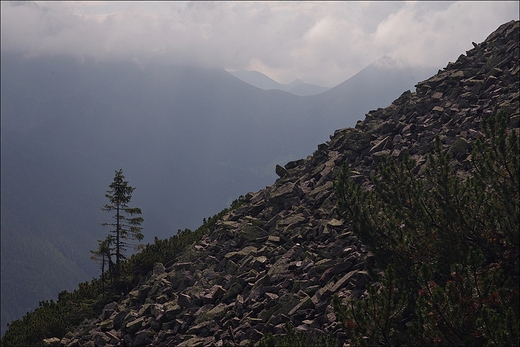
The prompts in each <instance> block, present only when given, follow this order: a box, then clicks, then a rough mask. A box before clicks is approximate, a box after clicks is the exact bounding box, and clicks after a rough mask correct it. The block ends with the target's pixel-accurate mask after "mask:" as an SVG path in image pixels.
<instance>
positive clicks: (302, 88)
mask: <svg viewBox="0 0 520 347" xmlns="http://www.w3.org/2000/svg"><path fill="white" fill-rule="evenodd" d="M230 74H232V75H233V76H235V77H236V78H238V79H240V80H242V81H244V82H246V83H248V84H250V85H252V86H255V87H257V88H260V89H263V90H270V89H278V90H283V91H286V92H289V93H291V94H294V95H299V96H310V95H316V94H320V93H323V92H325V91H327V90H329V89H330V88H327V87H321V86H317V85H315V84H310V83H305V82H303V81H302V80H301V79H299V78H298V79H296V80H294V81H293V82H291V83H289V84H282V83H278V82H276V81H275V80H273V79H271V78H270V77H268V76H266V75H264V74H263V73H261V72H258V71H247V70H237V71H231V72H230Z"/></svg>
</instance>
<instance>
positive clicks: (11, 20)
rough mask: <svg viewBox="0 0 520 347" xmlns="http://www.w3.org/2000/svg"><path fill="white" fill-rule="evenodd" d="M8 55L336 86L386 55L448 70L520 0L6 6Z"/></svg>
mask: <svg viewBox="0 0 520 347" xmlns="http://www.w3.org/2000/svg"><path fill="white" fill-rule="evenodd" d="M1 15H2V18H1V26H2V27H1V38H2V42H1V45H2V46H1V47H2V51H4V50H5V51H19V52H23V53H24V54H26V55H27V56H37V55H40V54H47V55H49V54H52V55H54V54H72V55H75V56H77V57H78V59H80V60H81V59H84V58H86V57H90V58H94V59H98V60H105V59H112V60H121V59H123V60H133V61H135V62H137V63H139V64H149V63H152V62H161V63H175V64H183V63H190V64H196V65H205V66H207V65H211V66H219V67H223V68H226V69H227V70H239V69H245V70H256V71H260V72H262V73H265V74H266V75H268V76H269V77H271V78H273V79H275V80H276V81H278V82H280V83H290V82H292V81H293V80H294V79H296V78H301V79H302V80H304V81H305V82H308V83H314V84H318V85H321V86H327V87H333V86H335V85H337V84H339V83H341V82H343V81H344V80H346V79H348V78H349V77H351V76H352V75H353V74H355V73H356V72H358V71H359V70H361V69H362V68H364V67H365V66H367V65H369V64H370V63H372V62H373V61H375V60H377V59H378V58H380V57H382V56H383V55H387V56H390V57H392V58H394V59H395V60H396V61H397V62H399V63H400V64H405V65H413V66H427V67H438V68H442V67H444V66H446V64H447V63H448V62H450V61H455V60H456V59H457V58H458V56H459V55H460V54H462V53H465V51H467V50H469V49H471V48H472V47H473V46H472V44H471V42H472V41H473V42H482V41H483V40H484V39H485V38H486V37H487V36H488V35H489V34H490V33H491V32H492V31H493V30H495V29H496V28H497V27H498V26H499V25H501V24H503V23H505V22H507V21H510V20H513V19H514V20H518V18H519V2H518V1H507V2H506V1H489V2H486V1H475V2H471V1H459V2H447V1H439V2H420V1H417V2H416V1H412V2H402V1H398V2H384V1H374V2H352V1H346V2H293V1H291V2H253V1H247V2H240V1H239V2H200V1H196V2H166V1H161V2H136V1H132V2H123V1H117V2H105V1H102V2H94V1H88V2H78V1H73V2H47V1H44V2H36V3H24V2H16V3H9V2H4V1H2V2H1Z"/></svg>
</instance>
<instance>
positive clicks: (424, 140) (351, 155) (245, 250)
mask: <svg viewBox="0 0 520 347" xmlns="http://www.w3.org/2000/svg"><path fill="white" fill-rule="evenodd" d="M519 28H520V27H519V22H514V21H513V22H510V23H506V24H504V25H503V26H501V27H500V28H499V29H497V31H496V32H494V33H493V34H491V35H490V36H489V37H488V38H487V39H486V41H484V42H483V43H481V44H479V45H475V48H474V49H472V50H470V51H468V52H466V54H467V55H461V56H460V57H459V59H458V60H457V61H456V62H455V63H450V64H448V66H447V67H446V68H445V69H444V70H442V71H441V70H439V72H438V73H437V74H436V75H435V76H433V77H431V78H429V79H427V80H425V81H422V82H420V83H418V84H417V92H415V93H410V92H405V93H402V95H401V96H400V97H399V98H397V99H396V100H394V102H393V103H392V104H391V105H390V106H388V107H385V108H384V109H383V108H382V109H378V110H375V111H370V112H368V114H367V116H366V118H365V119H364V120H363V121H360V122H358V123H357V125H356V127H355V128H342V129H340V130H337V131H336V132H335V133H334V135H333V136H331V139H330V141H327V142H326V143H322V144H320V145H319V146H318V150H316V151H314V153H313V155H312V156H309V157H307V158H306V159H301V160H295V161H291V162H289V163H287V164H286V165H285V167H284V168H283V169H282V170H277V172H279V175H280V176H281V177H280V178H279V179H278V180H277V181H276V182H275V183H274V184H273V185H271V186H268V187H266V189H263V190H260V191H258V192H257V193H248V194H246V195H245V196H242V197H240V199H239V201H240V202H241V206H240V207H239V208H238V209H235V210H233V211H231V212H229V213H227V214H226V215H225V216H224V217H223V218H222V220H221V221H220V222H219V223H217V225H216V226H215V227H214V228H213V229H212V230H211V232H210V233H209V234H208V235H206V236H205V237H204V238H203V239H202V240H201V241H200V242H198V243H197V245H196V247H193V248H192V249H191V248H190V250H189V251H187V252H185V254H183V255H182V256H181V259H179V261H178V262H177V263H174V264H170V265H168V266H167V267H165V266H164V265H162V264H157V266H156V267H155V268H154V270H153V272H151V273H149V274H148V276H147V277H146V278H143V281H142V283H141V285H140V286H138V287H137V288H135V289H134V290H133V291H132V292H131V293H129V295H127V296H125V297H124V298H123V300H121V301H120V302H114V303H111V304H109V305H107V306H106V307H105V309H104V311H103V315H102V316H100V317H99V318H97V319H94V320H91V321H88V322H84V324H83V325H82V326H81V327H79V328H78V329H77V330H75V331H74V332H71V333H70V334H68V336H67V337H65V338H63V339H61V340H60V339H57V340H52V343H56V344H57V345H59V344H61V345H82V344H86V343H91V342H92V341H105V343H108V344H112V345H120V344H140V343H142V344H149V343H152V344H174V345H178V346H188V345H201V346H212V345H222V344H223V343H231V344H239V343H246V342H247V340H253V341H254V340H257V339H259V338H261V337H262V336H264V334H266V333H267V332H270V331H272V332H275V333H283V328H282V327H283V324H284V323H285V322H291V323H292V324H293V325H294V326H297V327H298V328H300V329H301V331H308V330H309V329H318V330H319V331H321V332H323V333H332V334H335V336H337V337H338V338H339V339H340V340H341V339H343V340H344V335H341V328H340V326H339V325H338V324H337V321H336V317H335V315H331V313H332V311H331V308H330V301H329V299H330V296H331V295H332V294H339V295H340V296H348V295H356V293H357V294H359V293H360V291H362V290H363V289H362V288H363V284H364V283H365V282H366V273H365V272H364V271H363V268H364V261H365V257H366V255H367V252H366V249H365V248H364V247H363V245H360V244H358V243H356V241H355V240H354V239H352V237H351V234H350V233H349V231H348V228H347V226H346V225H345V223H344V221H339V220H337V219H335V217H334V214H333V207H334V197H333V192H332V182H333V180H334V178H335V177H336V171H335V169H336V168H337V167H338V166H339V165H341V163H343V162H344V161H347V162H348V163H349V164H350V165H351V166H352V167H353V168H354V169H355V170H356V171H357V172H358V173H359V175H358V176H357V177H356V179H357V180H359V181H360V182H362V181H364V180H366V179H367V178H368V177H369V175H370V173H371V171H373V170H374V168H375V166H376V165H377V162H378V159H379V158H380V157H381V156H382V155H390V156H392V157H399V156H400V155H401V153H403V151H404V150H405V149H406V150H409V151H410V152H411V153H410V154H411V155H412V156H415V158H416V159H417V168H416V169H417V170H418V171H420V170H422V169H424V167H423V166H424V163H425V158H424V156H425V155H426V154H427V153H429V151H431V149H432V146H433V139H434V137H435V135H437V134H441V135H442V136H443V138H444V140H443V144H444V145H445V146H447V147H449V146H450V145H451V144H453V143H454V142H455V141H456V140H457V141H459V142H460V141H463V142H464V143H469V142H471V141H472V140H473V139H474V138H475V137H478V136H479V127H480V121H481V120H482V119H483V118H486V117H489V116H490V115H492V114H495V113H496V112H498V110H499V109H506V110H507V111H508V112H510V113H511V116H512V118H511V126H512V127H515V128H518V124H519V118H520V108H519V97H518V88H519V87H520V86H519V73H520V69H519V65H518V64H519V62H518V60H519V48H518V37H519V31H520V29H519ZM329 95H330V94H329ZM330 97H331V98H332V96H330ZM467 148H468V147H464V146H462V147H460V149H459V151H460V152H458V153H457V161H456V162H454V165H456V166H457V167H458V168H460V169H461V170H463V169H464V166H465V162H466V161H468V160H469V158H468V154H469V153H468V152H467ZM347 264H348V266H347ZM296 283H297V284H298V285H297V286H296V285H295V284H296ZM353 293H354V294H353ZM228 313H229V314H228ZM164 324H166V325H164ZM229 327H230V328H229ZM50 342H51V341H50V340H49V343H50Z"/></svg>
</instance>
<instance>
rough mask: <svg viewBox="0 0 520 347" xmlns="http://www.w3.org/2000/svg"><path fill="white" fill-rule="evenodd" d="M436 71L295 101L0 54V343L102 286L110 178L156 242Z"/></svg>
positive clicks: (217, 77)
mask: <svg viewBox="0 0 520 347" xmlns="http://www.w3.org/2000/svg"><path fill="white" fill-rule="evenodd" d="M431 72H432V71H431V69H420V68H418V69H413V68H408V69H404V68H401V69H398V68H385V67H384V66H381V64H372V65H370V66H368V67H367V68H365V69H364V70H362V71H360V72H359V73H358V74H356V75H355V76H353V77H352V78H350V79H349V80H347V81H345V82H343V83H341V84H340V85H338V86H336V87H334V88H331V89H330V90H327V91H325V92H323V93H320V94H316V95H310V96H299V95H294V94H291V93H289V92H285V91H283V90H262V89H259V88H257V87H255V86H252V85H250V84H247V83H245V82H243V81H242V80H240V79H238V78H236V77H234V76H233V75H232V74H230V73H228V72H226V71H225V70H219V69H202V68H195V67H186V66H174V65H172V66H159V65H156V66H154V65H149V66H144V67H143V66H138V65H136V64H133V63H115V62H112V63H111V62H96V61H93V60H88V59H87V60H85V61H79V60H77V59H75V58H72V57H66V56H54V57H37V58H25V57H23V56H20V55H16V54H8V53H5V52H2V56H1V86H2V88H1V132H2V134H1V135H2V136H1V163H2V165H1V170H2V172H1V184H2V192H1V212H2V222H1V223H2V224H1V237H2V245H1V247H2V262H1V267H2V268H1V270H2V271H1V279H2V281H1V286H2V287H1V307H2V319H1V320H2V332H3V331H5V327H6V323H7V322H9V321H11V320H13V319H16V318H19V317H21V315H23V314H24V313H25V312H27V311H28V310H30V309H33V308H35V307H36V306H37V304H38V302H39V301H41V300H45V299H50V298H56V295H57V293H58V292H59V291H60V290H63V289H66V290H70V289H72V288H74V287H75V286H76V285H77V283H78V282H81V281H84V280H88V279H90V278H92V277H94V276H97V273H98V270H97V267H96V264H95V263H94V262H93V261H92V260H90V252H89V250H92V249H95V248H96V244H97V240H98V239H101V238H103V235H105V234H106V233H107V230H104V229H103V228H102V227H101V226H100V224H101V223H103V222H105V221H106V219H107V218H108V216H107V215H105V214H103V213H102V212H101V211H100V208H101V206H103V205H104V204H105V203H106V201H105V198H104V193H105V191H106V190H107V189H108V185H109V183H110V182H111V178H112V177H113V173H114V171H115V170H117V169H119V168H122V169H123V170H124V173H125V176H126V178H127V179H128V180H129V182H130V184H131V185H132V186H134V187H136V190H135V192H134V196H133V200H132V204H134V205H135V206H138V207H140V208H142V210H143V217H144V218H145V222H144V223H143V227H144V234H145V235H146V238H145V240H144V242H150V241H151V240H153V237H155V236H157V237H159V238H165V237H168V236H170V235H173V234H175V233H176V232H177V230H179V229H184V228H195V227H196V226H197V225H199V224H200V222H201V221H202V220H203V218H206V217H208V216H210V215H213V214H214V213H216V212H217V211H219V210H221V209H222V208H224V207H226V206H229V204H230V203H231V202H232V201H233V200H234V199H235V198H236V196H238V195H241V194H245V193H246V192H249V191H255V190H258V189H261V188H262V187H265V186H267V185H268V184H270V183H271V182H272V180H273V179H274V178H275V177H276V176H275V172H274V171H275V170H274V167H275V166H276V164H279V163H284V162H288V161H291V160H295V159H299V158H304V157H305V156H307V155H308V154H309V153H312V152H313V151H314V150H315V148H316V144H318V143H322V142H324V141H326V140H327V139H328V138H329V136H330V135H331V134H332V133H333V132H334V130H336V129H338V128H344V127H346V126H353V125H355V124H356V122H357V121H358V120H360V119H361V118H362V117H363V115H364V114H365V113H366V112H367V111H368V110H371V109H377V108H379V107H383V106H385V105H387V104H388V103H390V102H391V101H392V100H393V99H395V98H396V97H397V96H398V95H399V94H400V93H401V92H402V91H403V90H407V89H411V88H413V85H414V83H415V82H416V81H417V80H420V79H422V78H426V77H427V76H429V75H431ZM296 87H297V86H296Z"/></svg>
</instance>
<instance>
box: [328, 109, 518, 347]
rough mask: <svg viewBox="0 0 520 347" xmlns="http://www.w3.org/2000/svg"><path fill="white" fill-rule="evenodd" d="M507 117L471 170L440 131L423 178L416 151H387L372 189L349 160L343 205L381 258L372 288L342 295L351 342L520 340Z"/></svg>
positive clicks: (512, 155) (513, 139) (493, 126)
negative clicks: (390, 155)
mask: <svg viewBox="0 0 520 347" xmlns="http://www.w3.org/2000/svg"><path fill="white" fill-rule="evenodd" d="M507 122H508V117H507V116H506V115H505V114H504V113H503V112H500V113H499V114H498V115H497V116H495V117H491V118H489V119H488V120H487V121H485V122H484V123H483V131H484V134H485V138H481V139H478V140H477V141H475V142H474V144H473V151H472V154H471V161H472V164H473V169H472V170H471V172H469V173H466V174H465V175H464V174H460V173H457V172H454V170H453V169H452V166H451V165H450V164H451V160H452V157H451V156H452V154H453V151H450V150H442V149H441V144H440V140H439V139H438V138H437V140H436V152H435V153H433V154H430V155H429V157H428V162H427V170H426V175H425V177H423V178H420V177H417V176H416V175H414V173H413V172H414V169H415V166H416V165H415V162H414V161H413V160H411V159H410V158H408V157H407V156H405V158H404V159H403V161H402V162H400V163H397V162H395V161H391V160H389V159H384V160H382V161H381V163H380V165H379V167H378V171H377V173H376V175H375V176H374V177H372V182H373V184H374V188H373V189H372V190H370V191H369V190H364V189H362V188H361V187H360V186H359V185H357V184H355V183H353V182H352V181H351V180H350V179H349V169H348V167H346V166H344V168H343V170H342V172H341V174H340V176H339V178H338V180H337V182H336V195H337V198H338V206H337V212H338V213H339V215H340V216H341V217H343V218H344V219H345V220H347V221H350V222H351V225H352V228H353V230H354V232H355V234H356V235H357V236H358V237H359V239H360V240H361V242H363V243H364V244H366V245H367V246H369V247H370V249H371V250H372V252H373V253H374V259H375V264H372V265H373V268H371V271H370V273H371V274H372V276H373V279H374V284H373V285H371V286H370V288H369V291H368V295H367V296H366V297H362V298H359V299H355V300H351V301H350V302H347V303H342V302H341V301H340V300H339V299H338V298H335V299H334V307H335V309H336V311H337V313H338V315H339V317H340V319H341V320H342V322H343V323H344V326H345V330H346V332H347V334H348V335H349V338H350V339H351V343H353V344H361V345H363V344H368V345H371V344H386V345H395V344H411V345H435V344H440V345H487V344H494V345H515V344H518V338H519V295H518V293H519V285H518V281H519V257H518V255H519V253H518V252H519V225H520V212H519V200H520V199H519V182H520V168H519V144H518V134H517V131H518V129H508V128H507ZM376 269H383V270H384V271H382V273H381V272H377V271H376Z"/></svg>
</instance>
